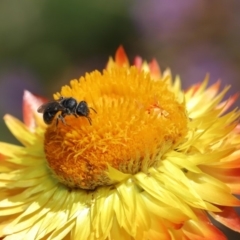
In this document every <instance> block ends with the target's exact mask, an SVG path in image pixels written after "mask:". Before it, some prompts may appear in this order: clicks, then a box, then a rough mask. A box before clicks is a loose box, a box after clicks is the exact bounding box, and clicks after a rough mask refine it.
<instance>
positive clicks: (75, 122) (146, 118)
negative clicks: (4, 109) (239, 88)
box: [0, 47, 240, 240]
mask: <svg viewBox="0 0 240 240" xmlns="http://www.w3.org/2000/svg"><path fill="white" fill-rule="evenodd" d="M207 82H208V80H207V78H206V79H205V80H204V81H203V82H202V83H201V84H198V85H194V86H192V87H191V88H190V89H188V90H187V91H186V92H183V91H182V90H181V86H180V79H179V78H178V77H177V78H176V79H175V81H174V82H173V81H172V77H171V73H170V71H169V70H166V71H165V72H163V74H161V71H160V69H159V67H158V64H157V62H156V61H155V60H153V61H152V62H151V63H146V62H143V61H142V60H141V58H139V57H137V58H136V59H135V62H134V64H133V66H130V64H129V61H128V59H127V56H126V54H125V52H124V50H123V48H122V47H120V48H119V49H118V51H117V53H116V56H115V60H113V59H110V60H109V61H108V64H107V66H106V69H105V70H103V72H102V73H101V72H98V71H93V72H91V73H87V74H86V75H85V77H81V78H80V80H72V81H71V82H70V86H64V87H63V88H62V89H61V91H60V92H58V93H56V94H54V99H55V101H56V102H60V100H59V99H60V97H63V98H64V99H65V98H70V97H72V98H74V99H76V100H77V101H78V103H79V102H80V101H86V103H87V104H88V107H89V110H90V112H89V115H87V117H88V118H87V117H84V116H82V117H76V116H75V115H74V114H71V113H69V114H67V115H66V116H65V115H64V116H63V119H61V113H62V112H63V111H65V110H63V108H62V110H61V111H59V112H58V113H56V114H53V115H54V116H55V118H54V119H53V121H52V123H51V124H49V125H46V124H44V122H43V120H42V115H41V114H39V113H37V108H38V107H39V106H40V105H41V104H43V103H44V102H45V100H44V99H42V98H40V97H36V96H34V95H32V94H31V93H29V92H27V91H26V92H25V94H24V106H23V109H24V123H22V122H20V121H19V120H17V119H15V118H14V117H12V116H10V115H6V116H5V117H4V119H5V122H6V124H7V126H8V128H9V129H10V131H11V132H12V133H13V135H14V136H15V137H16V138H17V139H18V140H19V141H20V143H21V146H16V145H12V144H7V143H3V142H2V143H0V153H1V155H0V163H1V164H0V172H1V173H0V188H1V189H0V190H1V194H0V237H2V238H4V239H14V240H15V239H18V240H19V239H27V240H28V239H80V240H81V239H84V240H85V239H124V240H125V239H151V240H154V239H191V240H193V239H197V240H199V239H211V240H212V239H226V238H225V236H224V235H223V233H222V232H221V231H220V230H218V228H216V227H215V226H214V225H212V224H211V222H210V220H209V218H208V214H209V215H211V216H212V217H213V218H215V219H216V220H217V221H219V222H221V223H223V224H224V225H226V226H228V227H229V228H232V229H233V230H235V231H240V218H239V216H238V215H237V213H236V212H235V210H234V209H233V207H235V206H239V205H240V201H239V200H238V199H237V198H236V197H235V196H234V195H235V194H239V193H240V158H239V154H240V135H239V133H240V127H239V125H238V122H237V119H238V117H239V112H238V111H236V110H233V111H228V112H227V110H228V109H229V107H230V106H231V105H232V104H233V102H234V101H235V99H236V98H237V95H234V96H233V97H230V98H229V99H228V100H226V101H222V99H223V97H224V95H225V93H226V91H227V90H228V88H229V87H226V88H224V89H223V91H222V92H220V93H219V87H220V83H219V82H217V83H216V84H214V85H212V86H210V87H207ZM93 109H94V110H96V113H95V112H94V110H93ZM56 118H58V124H56V121H57V119H56ZM61 120H63V121H61Z"/></svg>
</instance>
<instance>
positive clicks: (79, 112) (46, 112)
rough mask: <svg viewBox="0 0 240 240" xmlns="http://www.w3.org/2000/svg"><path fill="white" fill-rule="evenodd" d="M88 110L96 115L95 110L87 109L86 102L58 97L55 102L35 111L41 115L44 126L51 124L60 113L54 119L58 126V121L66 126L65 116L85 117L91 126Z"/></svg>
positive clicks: (45, 104)
mask: <svg viewBox="0 0 240 240" xmlns="http://www.w3.org/2000/svg"><path fill="white" fill-rule="evenodd" d="M90 109H92V110H93V111H94V112H95V113H97V112H96V110H95V109H93V108H91V107H88V105H87V102H86V101H80V102H79V103H78V102H77V100H76V99H74V98H72V97H69V98H64V97H60V98H59V99H58V100H56V101H52V102H47V103H44V104H43V105H41V106H40V107H39V108H38V109H37V111H38V112H39V113H43V120H44V122H45V123H46V124H51V123H52V121H53V119H54V118H55V116H56V114H57V113H58V112H60V113H59V114H58V116H57V119H56V125H58V121H59V120H61V121H62V123H64V124H66V122H65V119H64V117H65V116H66V115H74V116H75V117H79V116H80V117H86V118H87V119H88V121H89V123H90V124H91V125H92V119H91V118H90V117H89V113H90Z"/></svg>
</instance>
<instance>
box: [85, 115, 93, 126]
mask: <svg viewBox="0 0 240 240" xmlns="http://www.w3.org/2000/svg"><path fill="white" fill-rule="evenodd" d="M86 118H87V119H88V122H89V123H90V125H92V119H91V118H90V117H88V116H86Z"/></svg>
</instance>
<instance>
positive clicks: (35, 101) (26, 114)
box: [23, 90, 47, 131]
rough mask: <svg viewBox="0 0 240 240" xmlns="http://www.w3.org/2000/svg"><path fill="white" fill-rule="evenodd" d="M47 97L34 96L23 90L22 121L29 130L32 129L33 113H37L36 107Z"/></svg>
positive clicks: (33, 123) (33, 125) (34, 125)
mask: <svg viewBox="0 0 240 240" xmlns="http://www.w3.org/2000/svg"><path fill="white" fill-rule="evenodd" d="M46 101H47V99H45V98H43V97H39V96H36V95H34V94H32V93H31V92H29V91H27V90H25V91H24V94H23V121H24V123H25V124H26V126H27V127H28V128H29V130H30V131H34V129H35V127H36V121H35V118H34V115H36V114H38V112H37V109H38V107H39V106H40V105H41V104H43V103H44V102H46Z"/></svg>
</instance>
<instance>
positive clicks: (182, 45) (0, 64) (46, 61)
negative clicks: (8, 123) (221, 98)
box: [0, 0, 240, 239]
mask: <svg viewBox="0 0 240 240" xmlns="http://www.w3.org/2000/svg"><path fill="white" fill-rule="evenodd" d="M120 44H122V45H123V46H124V47H125V49H126V51H127V53H128V55H129V57H130V59H131V60H133V57H134V56H135V55H141V56H142V57H143V58H145V59H147V60H148V61H149V60H151V59H152V58H153V57H154V58H156V59H157V60H158V62H159V63H160V65H161V69H162V70H164V69H165V68H166V67H170V68H171V70H172V73H173V75H174V76H175V75H176V74H179V75H180V77H181V79H182V82H183V87H184V88H187V87H189V86H190V85H191V84H193V83H196V82H199V81H201V80H202V79H203V78H204V77H205V75H206V73H210V76H211V83H213V82H215V81H217V80H218V79H222V86H225V85H228V84H231V85H232V88H231V90H230V92H229V94H228V96H229V95H230V94H234V93H235V92H238V91H239V89H240V1H237V0H235V1H234V0H228V1H225V0H211V1H209V0H202V1H191V0H182V1H173V0H161V1H160V0H148V1H146V0H132V1H127V0H121V1H112V0H102V1H79V0H75V1H73V0H71V1H64V0H51V1H47V0H35V1H28V0H8V1H7V0H3V1H1V2H0V91H1V94H0V117H1V118H0V119H1V120H0V133H1V134H0V140H4V141H11V142H14V141H15V140H14V138H13V137H11V135H10V133H9V132H8V130H7V129H6V127H5V125H4V122H3V120H2V117H3V116H4V114H6V113H10V114H12V115H14V116H16V117H18V118H22V94H23V90H24V89H27V90H29V91H32V92H33V93H35V94H39V95H43V96H46V97H48V98H52V94H53V93H55V92H56V91H59V90H60V87H61V86H62V85H64V84H68V82H69V81H70V80H71V79H73V78H79V76H80V75H82V74H84V73H85V72H86V71H91V70H94V69H100V70H101V69H102V68H103V67H104V66H105V64H106V62H107V60H108V57H109V56H110V55H114V53H115V51H116V49H117V47H118V46H119V45H120ZM239 105H240V100H238V102H237V103H236V105H235V106H239ZM236 236H237V235H235V237H236ZM229 239H230V238H229ZM231 239H235V238H234V236H232V237H231Z"/></svg>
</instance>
